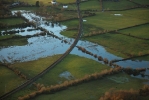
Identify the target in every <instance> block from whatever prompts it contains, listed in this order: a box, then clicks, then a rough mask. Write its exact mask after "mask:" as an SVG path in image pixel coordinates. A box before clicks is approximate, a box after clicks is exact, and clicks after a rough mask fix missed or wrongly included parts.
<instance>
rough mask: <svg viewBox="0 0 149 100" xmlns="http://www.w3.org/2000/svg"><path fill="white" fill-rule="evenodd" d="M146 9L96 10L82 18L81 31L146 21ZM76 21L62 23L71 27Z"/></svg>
mask: <svg viewBox="0 0 149 100" xmlns="http://www.w3.org/2000/svg"><path fill="white" fill-rule="evenodd" d="M148 11H149V10H148V9H137V10H130V11H121V12H120V11H114V12H97V13H96V15H95V16H92V17H87V18H83V19H85V20H87V21H86V22H83V31H84V32H85V34H88V33H89V32H91V31H94V30H117V29H121V28H125V27H129V26H134V25H139V24H143V23H146V22H148V20H147V19H148V17H149V13H147V12H148ZM131 13H132V14H131ZM114 14H122V16H115V15H114ZM77 22H78V20H73V21H69V22H63V23H62V24H64V25H67V26H68V27H72V26H75V25H78V24H77ZM88 30H90V31H88Z"/></svg>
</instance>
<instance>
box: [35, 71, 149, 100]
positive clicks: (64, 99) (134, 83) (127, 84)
mask: <svg viewBox="0 0 149 100" xmlns="http://www.w3.org/2000/svg"><path fill="white" fill-rule="evenodd" d="M111 77H114V78H115V79H114V80H112V79H111ZM123 79H127V80H128V81H124V80H123ZM120 81H121V82H120ZM143 81H145V80H140V79H136V78H132V77H130V76H129V75H126V74H124V73H120V74H115V75H111V76H107V77H104V78H102V79H97V80H94V81H90V82H86V83H82V84H79V85H76V86H73V87H69V88H67V89H66V90H62V91H60V92H55V93H54V94H49V95H48V94H42V95H39V96H38V97H36V98H34V99H33V100H41V99H42V100H49V99H52V100H99V98H100V97H101V96H102V95H103V94H104V93H105V92H106V91H108V90H109V89H111V88H114V89H116V90H123V89H124V90H130V89H134V90H139V89H140V88H141V87H142V86H143V84H142V82H143ZM141 100H148V97H146V98H141Z"/></svg>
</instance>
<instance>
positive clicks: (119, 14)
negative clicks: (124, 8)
mask: <svg viewBox="0 0 149 100" xmlns="http://www.w3.org/2000/svg"><path fill="white" fill-rule="evenodd" d="M114 16H123V14H114Z"/></svg>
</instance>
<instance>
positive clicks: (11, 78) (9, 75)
mask: <svg viewBox="0 0 149 100" xmlns="http://www.w3.org/2000/svg"><path fill="white" fill-rule="evenodd" d="M0 71H1V72H0V83H1V85H0V96H1V95H2V94H4V93H7V92H9V91H10V90H12V89H14V88H16V87H18V86H19V85H20V84H22V83H23V82H24V80H23V79H21V78H20V77H18V76H17V75H16V74H14V72H12V71H11V70H9V69H7V68H6V67H5V66H0Z"/></svg>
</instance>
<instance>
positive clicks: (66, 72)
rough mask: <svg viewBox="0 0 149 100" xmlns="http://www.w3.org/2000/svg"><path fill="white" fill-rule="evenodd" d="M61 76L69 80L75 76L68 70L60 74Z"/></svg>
mask: <svg viewBox="0 0 149 100" xmlns="http://www.w3.org/2000/svg"><path fill="white" fill-rule="evenodd" d="M59 77H61V78H66V79H67V80H72V79H74V77H73V76H72V74H71V73H70V72H68V71H65V72H63V73H61V74H59Z"/></svg>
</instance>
